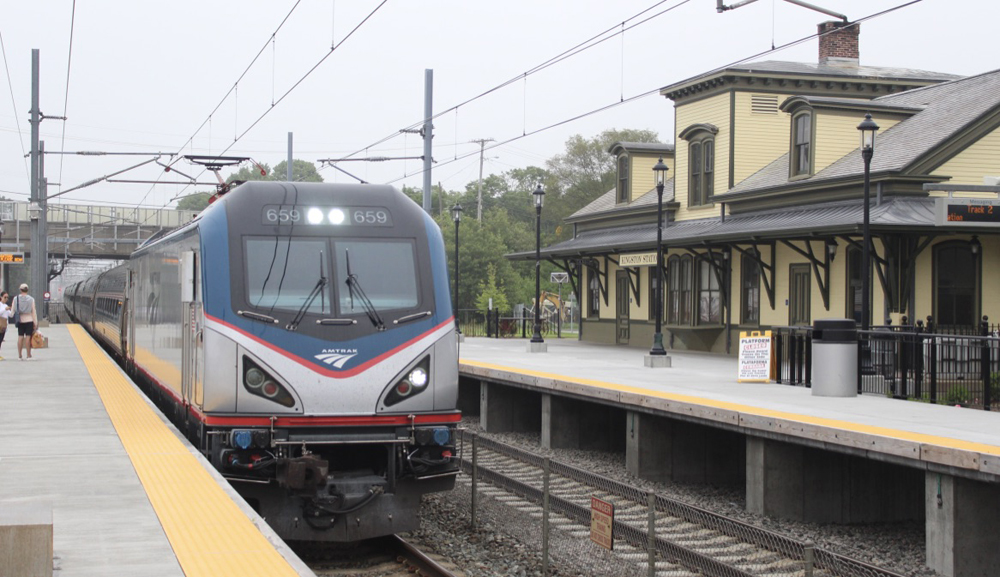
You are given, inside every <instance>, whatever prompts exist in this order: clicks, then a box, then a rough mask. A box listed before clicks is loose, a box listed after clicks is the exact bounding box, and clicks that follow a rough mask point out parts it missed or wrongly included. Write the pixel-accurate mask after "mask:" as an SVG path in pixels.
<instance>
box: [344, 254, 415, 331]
mask: <svg viewBox="0 0 1000 577" xmlns="http://www.w3.org/2000/svg"><path fill="white" fill-rule="evenodd" d="M333 247H334V248H333V253H334V260H335V262H336V263H337V275H336V278H335V279H334V281H335V285H336V287H337V289H336V290H337V295H338V298H339V303H340V314H344V315H350V314H361V313H364V312H365V308H364V304H363V303H361V302H360V300H359V299H357V298H353V299H352V297H351V293H350V291H349V290H348V287H347V285H346V281H347V277H348V270H347V267H348V260H350V273H351V274H353V275H355V277H356V278H357V280H358V283H359V284H360V286H361V288H362V290H363V291H364V292H365V294H366V295H367V296H368V298H369V299H370V300H371V302H372V305H373V306H374V307H375V309H376V310H378V311H385V310H392V309H409V308H413V307H416V306H417V304H418V303H419V302H420V295H419V293H418V291H417V286H418V283H417V267H416V258H415V256H414V247H413V242H412V241H407V240H335V241H334V243H333ZM348 257H349V259H348Z"/></svg>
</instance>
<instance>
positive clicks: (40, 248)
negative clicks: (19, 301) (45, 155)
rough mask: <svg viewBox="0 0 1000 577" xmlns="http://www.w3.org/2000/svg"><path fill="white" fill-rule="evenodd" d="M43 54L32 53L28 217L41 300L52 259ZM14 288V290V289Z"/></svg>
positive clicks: (33, 285) (34, 285)
mask: <svg viewBox="0 0 1000 577" xmlns="http://www.w3.org/2000/svg"><path fill="white" fill-rule="evenodd" d="M39 61H40V57H39V51H38V49H37V48H33V49H32V50H31V191H30V194H29V195H28V216H29V218H30V221H31V227H30V230H31V269H30V270H31V273H30V276H29V279H30V281H29V283H30V289H29V290H30V291H31V292H32V293H34V295H35V296H36V297H41V296H42V292H43V291H45V290H46V289H45V285H47V284H48V283H47V282H45V281H46V280H48V279H47V277H48V270H47V268H48V258H46V254H45V253H46V246H45V244H46V243H45V242H44V240H43V237H42V234H43V231H44V223H43V219H44V218H45V213H44V212H43V211H42V207H43V206H44V198H45V191H43V190H42V174H41V169H42V164H41V159H42V155H41V147H40V146H39V142H38V132H39V128H40V126H39V125H40V124H41V122H42V119H41V116H42V113H41V112H40V111H39V109H38V85H39ZM13 289H14V287H11V290H13Z"/></svg>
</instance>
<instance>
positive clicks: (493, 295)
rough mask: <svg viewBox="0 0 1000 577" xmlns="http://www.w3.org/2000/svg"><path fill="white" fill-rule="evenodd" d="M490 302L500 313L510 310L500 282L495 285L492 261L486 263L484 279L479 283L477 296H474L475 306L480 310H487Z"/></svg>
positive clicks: (495, 273)
mask: <svg viewBox="0 0 1000 577" xmlns="http://www.w3.org/2000/svg"><path fill="white" fill-rule="evenodd" d="M490 302H492V303H493V309H494V310H498V311H500V312H502V313H503V312H507V311H509V310H510V305H509V304H507V295H505V294H504V292H503V286H502V284H501V285H499V286H498V285H497V267H496V265H495V264H493V263H489V264H487V265H486V280H485V281H483V282H480V283H479V296H478V297H476V308H478V309H479V310H481V311H485V310H488V309H489V308H490Z"/></svg>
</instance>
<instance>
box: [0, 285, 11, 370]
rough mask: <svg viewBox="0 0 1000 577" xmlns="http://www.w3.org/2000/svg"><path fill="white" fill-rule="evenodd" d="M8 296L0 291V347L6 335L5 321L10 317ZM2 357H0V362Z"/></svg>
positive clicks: (5, 292)
mask: <svg viewBox="0 0 1000 577" xmlns="http://www.w3.org/2000/svg"><path fill="white" fill-rule="evenodd" d="M8 298H10V295H8V294H7V291H0V346H3V338H4V336H6V335H7V319H9V318H10V316H11V310H10V307H9V306H7V299H8ZM2 360H3V357H0V361H2Z"/></svg>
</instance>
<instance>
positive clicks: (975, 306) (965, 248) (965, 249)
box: [934, 241, 981, 327]
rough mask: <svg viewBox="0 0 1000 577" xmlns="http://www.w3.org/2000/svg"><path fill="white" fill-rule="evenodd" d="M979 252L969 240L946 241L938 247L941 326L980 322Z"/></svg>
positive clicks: (936, 310) (937, 318)
mask: <svg viewBox="0 0 1000 577" xmlns="http://www.w3.org/2000/svg"><path fill="white" fill-rule="evenodd" d="M979 256H981V255H976V254H974V253H973V251H972V245H971V244H970V243H968V242H965V241H949V242H943V243H941V244H938V245H936V246H935V247H934V324H936V325H937V326H939V327H958V326H963V327H968V326H976V323H977V322H978V321H979V315H980V302H979V300H980V298H979V278H980V272H979V262H980V260H981V259H980V258H979Z"/></svg>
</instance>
